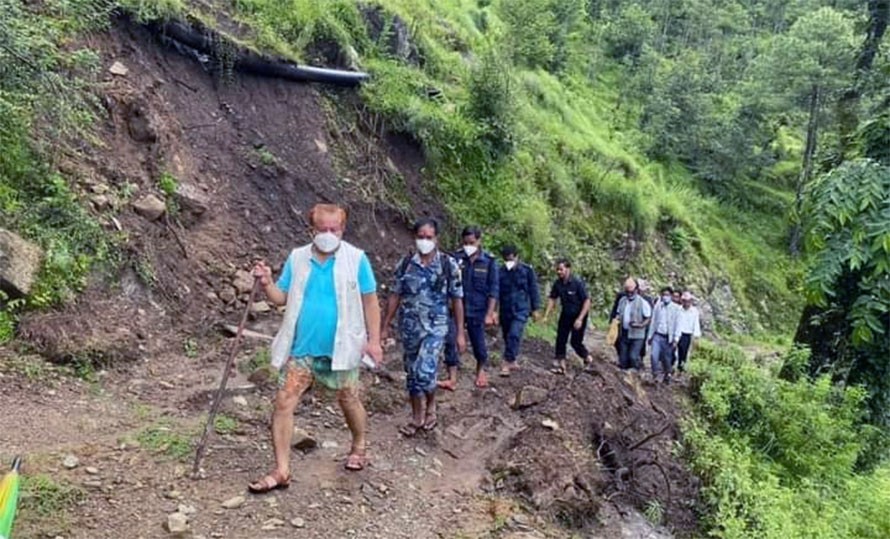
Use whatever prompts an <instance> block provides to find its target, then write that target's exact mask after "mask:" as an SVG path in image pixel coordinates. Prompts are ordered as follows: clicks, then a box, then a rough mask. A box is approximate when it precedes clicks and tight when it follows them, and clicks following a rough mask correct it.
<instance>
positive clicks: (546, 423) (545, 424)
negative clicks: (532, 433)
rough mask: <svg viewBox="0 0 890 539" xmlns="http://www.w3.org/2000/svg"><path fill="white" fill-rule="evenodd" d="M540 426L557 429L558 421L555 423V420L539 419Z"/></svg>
mask: <svg viewBox="0 0 890 539" xmlns="http://www.w3.org/2000/svg"><path fill="white" fill-rule="evenodd" d="M541 426H542V427H544V428H545V429H550V430H559V423H557V422H556V421H554V420H552V419H545V420H543V421H541Z"/></svg>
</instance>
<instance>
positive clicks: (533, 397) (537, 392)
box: [512, 386, 548, 409]
mask: <svg viewBox="0 0 890 539" xmlns="http://www.w3.org/2000/svg"><path fill="white" fill-rule="evenodd" d="M547 393H548V392H547V390H546V389H543V388H540V387H537V386H523V387H522V388H520V389H519V391H518V392H517V393H516V396H515V397H514V399H513V404H512V406H513V408H515V409H520V408H528V407H529V406H534V405H536V404H540V403H542V402H544V401H545V400H547Z"/></svg>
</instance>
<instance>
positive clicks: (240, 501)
mask: <svg viewBox="0 0 890 539" xmlns="http://www.w3.org/2000/svg"><path fill="white" fill-rule="evenodd" d="M245 501H246V500H245V499H244V496H235V497H234V498H229V499H228V500H226V501H224V502H222V504H220V505H222V506H223V507H224V508H226V509H238V508H239V507H241V506H242V505H244V502H245Z"/></svg>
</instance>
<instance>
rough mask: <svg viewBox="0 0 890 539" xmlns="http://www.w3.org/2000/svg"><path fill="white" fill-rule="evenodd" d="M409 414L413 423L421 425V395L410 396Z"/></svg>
mask: <svg viewBox="0 0 890 539" xmlns="http://www.w3.org/2000/svg"><path fill="white" fill-rule="evenodd" d="M411 415H412V416H413V418H414V421H413V423H414V425H416V426H418V427H419V426H421V425H423V395H412V396H411Z"/></svg>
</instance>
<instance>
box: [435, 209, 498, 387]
mask: <svg viewBox="0 0 890 539" xmlns="http://www.w3.org/2000/svg"><path fill="white" fill-rule="evenodd" d="M461 238H462V240H463V248H462V249H461V250H460V251H458V252H457V253H455V255H454V256H455V258H457V260H458V263H459V264H460V267H461V282H462V283H463V289H464V322H465V326H466V329H467V336H468V337H469V338H470V345H471V346H472V347H473V356H474V357H475V358H476V387H478V388H485V387H488V376H487V375H486V373H485V367H486V365H487V364H488V350H487V349H486V346H485V327H486V326H493V325H494V324H495V314H494V310H495V307H496V306H497V301H498V280H499V279H498V266H497V262H496V261H495V259H494V256H492V255H491V254H489V253H486V252H484V251H483V250H482V231H481V230H480V229H479V227H476V226H468V227H466V228H465V229H464V231H463V234H461ZM450 324H451V327H450V330H451V331H450V335H449V338H448V340H447V341H446V342H445V365H446V366H447V367H448V379H447V380H442V381H441V382H439V387H441V388H442V389H447V390H450V391H454V389H455V388H456V387H457V371H458V368H459V367H460V356H459V355H458V353H457V347H456V346H455V343H456V341H455V336H456V335H457V331H458V329H459V328H457V327H456V326H455V324H454V321H453V320H452V321H451V322H450ZM460 329H461V330H462V329H463V328H460Z"/></svg>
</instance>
